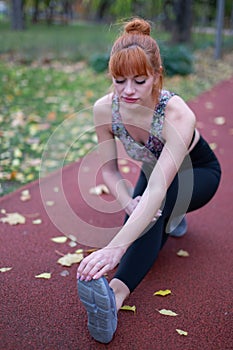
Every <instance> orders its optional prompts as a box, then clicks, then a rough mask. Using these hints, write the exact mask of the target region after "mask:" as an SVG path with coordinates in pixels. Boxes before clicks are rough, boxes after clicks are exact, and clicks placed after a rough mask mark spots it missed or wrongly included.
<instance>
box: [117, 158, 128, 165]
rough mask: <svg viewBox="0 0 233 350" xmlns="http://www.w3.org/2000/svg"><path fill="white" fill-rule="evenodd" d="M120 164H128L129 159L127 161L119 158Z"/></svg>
mask: <svg viewBox="0 0 233 350" xmlns="http://www.w3.org/2000/svg"><path fill="white" fill-rule="evenodd" d="M118 164H120V165H126V164H128V161H127V160H126V159H119V160H118Z"/></svg>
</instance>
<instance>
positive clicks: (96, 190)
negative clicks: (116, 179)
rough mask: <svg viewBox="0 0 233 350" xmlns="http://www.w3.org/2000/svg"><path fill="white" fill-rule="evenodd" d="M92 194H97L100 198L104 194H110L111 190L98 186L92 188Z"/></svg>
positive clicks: (104, 186)
mask: <svg viewBox="0 0 233 350" xmlns="http://www.w3.org/2000/svg"><path fill="white" fill-rule="evenodd" d="M89 193H90V194H95V195H97V196H100V195H101V194H103V193H106V194H109V189H108V188H107V186H106V185H102V184H101V185H98V186H95V187H91V188H90V190H89Z"/></svg>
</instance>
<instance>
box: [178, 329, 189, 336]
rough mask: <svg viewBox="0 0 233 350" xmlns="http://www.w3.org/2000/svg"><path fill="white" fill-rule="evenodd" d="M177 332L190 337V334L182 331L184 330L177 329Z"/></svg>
mask: <svg viewBox="0 0 233 350" xmlns="http://www.w3.org/2000/svg"><path fill="white" fill-rule="evenodd" d="M176 331H177V333H178V334H180V335H185V336H187V335H188V332H186V331H182V329H176Z"/></svg>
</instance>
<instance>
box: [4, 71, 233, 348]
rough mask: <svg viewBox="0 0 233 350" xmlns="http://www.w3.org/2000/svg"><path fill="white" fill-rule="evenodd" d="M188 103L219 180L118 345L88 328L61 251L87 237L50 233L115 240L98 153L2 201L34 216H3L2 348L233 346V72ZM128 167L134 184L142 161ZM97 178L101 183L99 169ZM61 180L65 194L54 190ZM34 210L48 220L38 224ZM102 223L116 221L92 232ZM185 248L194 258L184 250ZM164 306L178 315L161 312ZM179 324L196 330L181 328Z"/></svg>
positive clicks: (128, 316)
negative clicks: (96, 191)
mask: <svg viewBox="0 0 233 350" xmlns="http://www.w3.org/2000/svg"><path fill="white" fill-rule="evenodd" d="M189 104H190V106H191V107H192V108H193V109H194V111H195V112H196V114H197V117H198V121H199V123H198V126H199V129H200V130H201V132H202V134H203V136H204V137H206V138H207V139H208V141H209V142H210V143H213V144H215V146H216V154H217V155H218V157H219V160H220V162H221V164H222V170H223V176H222V181H221V185H220V188H219V190H218V192H217V194H216V196H215V197H214V199H213V200H212V201H211V202H210V203H209V204H208V205H207V206H206V207H204V208H202V209H200V210H198V211H196V212H195V213H192V214H189V215H188V224H189V230H188V233H187V235H185V236H184V237H183V238H180V239H174V238H171V239H170V240H169V241H168V243H167V244H166V246H165V247H164V249H163V251H162V252H161V254H160V256H159V259H158V261H157V262H156V263H155V265H154V266H153V268H152V269H151V271H150V273H149V274H148V275H147V276H146V278H145V279H144V280H143V282H142V283H141V284H140V286H139V287H138V288H137V289H136V290H135V291H134V292H133V293H132V294H131V296H130V297H129V298H128V300H127V301H126V303H125V304H127V305H135V306H136V313H133V312H129V311H120V312H119V325H118V329H117V332H116V334H115V337H114V339H113V341H112V342H111V343H110V344H108V345H101V344H98V343H96V342H95V341H94V340H93V339H91V338H90V336H89V333H88V331H87V328H86V314H85V311H84V309H83V307H82V305H81V304H80V302H79V300H78V297H77V292H76V279H75V275H76V269H77V265H73V266H71V267H68V268H67V267H63V266H61V265H59V264H58V263H57V260H58V258H59V257H60V256H59V254H58V252H57V251H59V252H61V253H63V254H65V253H68V252H74V251H75V250H76V249H77V248H79V247H80V246H81V245H80V244H78V245H77V246H76V247H73V248H71V247H70V246H69V245H68V244H67V243H65V244H58V243H54V242H52V241H51V238H52V237H56V236H60V235H63V233H66V234H71V233H72V234H74V235H75V236H76V237H77V238H78V240H79V242H81V243H86V244H87V245H91V244H92V242H93V241H94V240H95V241H96V242H97V241H98V242H97V243H96V245H98V246H101V244H103V243H104V242H107V241H108V240H109V239H110V238H111V236H112V234H113V232H112V231H111V229H110V228H112V227H114V226H115V225H119V222H121V220H122V217H123V215H122V213H121V212H118V213H115V214H114V213H109V214H107V215H105V214H104V213H102V212H101V211H98V210H105V209H106V207H111V206H112V204H111V205H110V204H109V206H106V201H109V199H108V198H110V196H106V195H105V196H103V197H102V199H101V198H99V197H96V196H93V195H90V194H88V189H89V188H90V187H91V186H93V185H95V179H94V177H93V174H94V173H95V172H96V168H97V167H98V165H97V157H96V155H92V156H90V157H88V159H87V160H88V161H87V163H86V164H84V166H81V165H82V164H81V162H79V163H75V164H72V165H70V166H68V167H65V168H64V169H63V172H62V174H60V173H56V174H53V175H51V176H49V177H47V178H45V179H44V180H43V181H42V183H41V186H39V182H34V183H31V184H30V185H28V186H26V188H27V189H29V191H30V193H31V199H30V200H29V201H26V202H22V201H21V200H20V194H21V191H22V190H23V189H25V188H23V189H20V190H19V191H16V192H14V193H12V194H10V195H8V196H5V197H3V198H2V199H1V200H0V209H1V210H2V209H5V210H6V212H8V213H13V212H18V213H20V214H22V215H25V216H26V223H25V224H19V225H15V226H10V225H9V224H8V223H0V268H1V267H13V268H12V270H11V271H9V272H5V273H1V274H0V281H1V287H0V290H1V295H0V298H1V299H0V300H1V335H0V337H1V338H0V348H1V350H31V349H36V350H87V349H104V348H108V349H117V350H119V349H120V350H121V349H127V350H157V349H158V350H176V349H177V350H178V349H182V350H199V349H200V350H230V349H233V292H232V290H233V235H232V232H233V219H232V213H233V200H232V198H233V181H232V179H233V166H232V150H233V147H232V146H233V143H232V140H233V115H232V110H233V108H232V107H233V78H231V79H230V80H228V81H224V82H222V83H220V84H219V85H217V86H216V87H215V88H213V89H212V90H211V91H209V92H206V93H204V94H202V95H201V96H199V97H198V98H197V99H196V100H194V101H191V102H190V103H189ZM220 116H221V117H224V118H225V121H226V122H225V123H224V124H223V125H218V124H216V123H215V118H216V117H220ZM130 167H131V171H130V173H128V174H126V176H127V177H128V179H129V180H130V181H132V182H134V181H135V177H136V173H137V172H138V168H137V166H136V165H135V164H132V163H131V164H130ZM78 176H79V179H78ZM77 180H79V186H78V181H77ZM97 183H101V175H100V174H98V177H97ZM56 187H58V188H59V192H55V191H54V188H56ZM80 188H81V192H82V193H80ZM40 191H42V197H43V200H42V198H41V192H40ZM63 191H64V192H63ZM63 193H64V197H63ZM84 197H85V198H84ZM64 198H65V199H66V205H64ZM105 198H106V201H105V200H104V199H105ZM46 200H53V201H54V206H53V207H47V209H49V212H48V211H46V209H45V207H44V205H43V202H44V203H45V201H46ZM87 202H88V203H87ZM91 206H92V208H91ZM95 208H98V210H97V209H95ZM114 208H115V207H114V205H113V211H114V210H115V209H114ZM71 209H72V210H71ZM0 215H1V217H4V214H0ZM78 217H79V218H80V217H81V219H82V220H78V219H77V218H78ZM35 218H41V219H42V223H41V224H39V225H35V224H33V223H32V221H33V219H35ZM83 222H84V223H83ZM94 226H98V227H100V228H101V227H107V228H109V229H107V230H105V229H102V230H101V229H98V228H97V229H96V230H93V229H92V227H94ZM102 231H104V234H101V232H102ZM105 231H106V232H105ZM97 238H98V239H97ZM180 249H184V250H186V251H188V252H189V254H190V256H189V257H187V258H180V257H178V256H177V255H176V252H177V251H178V250H180ZM64 270H67V271H69V275H68V276H66V277H62V276H61V275H60V273H61V272H62V271H64ZM42 272H50V273H52V277H51V279H49V280H45V279H37V278H35V275H38V274H40V273H42ZM109 277H111V274H110V276H109ZM160 289H171V291H172V294H171V295H169V296H166V297H158V296H153V293H154V292H155V291H157V290H160ZM160 309H169V310H172V311H174V312H176V313H177V314H178V316H176V317H169V316H163V315H160V314H159V313H158V310H160ZM176 329H182V330H185V331H187V332H188V335H187V336H181V335H179V334H178V333H177V332H176Z"/></svg>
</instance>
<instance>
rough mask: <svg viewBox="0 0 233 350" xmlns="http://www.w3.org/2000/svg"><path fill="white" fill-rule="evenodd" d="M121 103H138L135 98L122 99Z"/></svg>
mask: <svg viewBox="0 0 233 350" xmlns="http://www.w3.org/2000/svg"><path fill="white" fill-rule="evenodd" d="M122 101H123V102H126V103H136V102H137V101H138V99H137V98H130V97H122Z"/></svg>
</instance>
